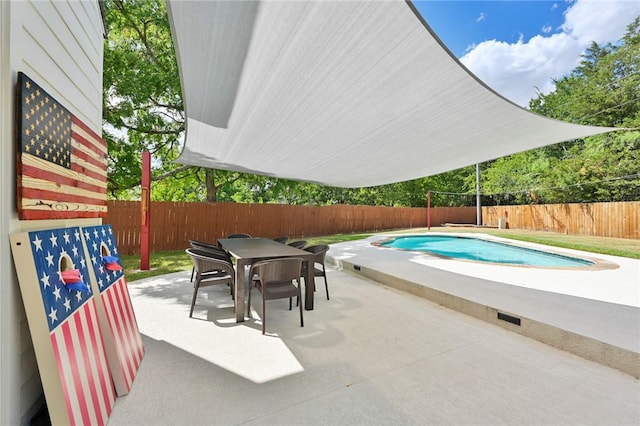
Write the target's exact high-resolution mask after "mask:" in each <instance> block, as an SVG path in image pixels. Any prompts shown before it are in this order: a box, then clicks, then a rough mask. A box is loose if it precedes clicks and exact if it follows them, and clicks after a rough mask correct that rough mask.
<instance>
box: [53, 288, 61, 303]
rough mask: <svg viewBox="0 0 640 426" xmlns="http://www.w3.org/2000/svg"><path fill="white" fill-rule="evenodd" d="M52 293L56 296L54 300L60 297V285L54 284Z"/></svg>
mask: <svg viewBox="0 0 640 426" xmlns="http://www.w3.org/2000/svg"><path fill="white" fill-rule="evenodd" d="M53 295H54V296H56V300H58V299H60V287H58V286H56V289H55V290H53Z"/></svg>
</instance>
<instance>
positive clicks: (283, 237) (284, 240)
mask: <svg viewBox="0 0 640 426" xmlns="http://www.w3.org/2000/svg"><path fill="white" fill-rule="evenodd" d="M273 241H277V242H279V243H282V244H286V243H287V241H289V237H287V236H284V235H283V236H282V237H276V238H274V239H273Z"/></svg>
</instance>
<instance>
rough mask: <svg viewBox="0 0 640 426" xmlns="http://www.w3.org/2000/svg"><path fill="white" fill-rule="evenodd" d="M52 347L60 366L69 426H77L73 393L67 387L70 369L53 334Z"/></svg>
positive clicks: (59, 372)
mask: <svg viewBox="0 0 640 426" xmlns="http://www.w3.org/2000/svg"><path fill="white" fill-rule="evenodd" d="M51 345H52V346H53V353H54V354H55V357H56V364H57V365H58V375H59V377H60V384H61V385H62V393H63V394H64V403H65V405H66V407H67V414H68V415H69V424H70V425H75V424H76V421H75V417H74V415H73V407H72V406H71V395H72V394H71V392H69V387H68V386H67V379H66V378H65V370H66V369H67V368H68V363H67V362H66V360H63V359H62V355H61V351H60V348H59V347H58V338H57V335H56V333H53V334H51Z"/></svg>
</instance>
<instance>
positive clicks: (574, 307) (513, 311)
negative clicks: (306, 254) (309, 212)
mask: <svg viewBox="0 0 640 426" xmlns="http://www.w3.org/2000/svg"><path fill="white" fill-rule="evenodd" d="M384 237H388V235H386V236H377V238H384ZM373 239H376V237H373ZM371 240H372V238H369V239H367V240H359V241H352V242H348V243H338V244H332V245H331V250H330V251H329V252H328V253H327V261H328V262H329V263H332V264H333V265H335V266H336V267H338V268H340V269H342V270H343V271H347V272H350V273H354V274H357V275H360V276H364V277H366V278H369V279H371V280H374V281H376V282H378V283H380V284H383V285H385V286H389V287H392V288H395V289H398V290H401V291H405V292H408V293H411V294H414V295H416V296H419V297H424V298H426V299H429V300H431V301H433V302H435V303H438V304H440V305H442V306H444V307H446V308H449V309H454V310H456V311H459V312H462V313H464V314H467V315H470V316H473V317H475V318H478V319H481V320H484V321H486V322H489V323H491V324H495V325H498V326H500V327H503V328H506V329H508V330H510V331H513V332H515V333H518V334H521V335H524V336H527V337H530V338H533V339H536V340H538V341H540V342H543V343H546V344H549V345H551V346H554V347H557V348H559V349H562V350H565V351H568V352H570V353H573V354H575V355H578V356H580V357H583V358H585V359H589V360H591V361H595V362H597V363H600V364H602V365H606V366H609V367H611V368H615V369H617V370H620V371H623V372H625V373H627V374H630V375H632V376H634V377H636V378H640V338H639V336H640V308H638V307H635V306H627V305H621V304H616V303H610V302H604V301H600V300H593V299H586V298H582V297H576V296H571V295H566V294H559V293H552V292H549V291H544V290H538V289H533V288H524V287H518V286H514V285H509V284H505V283H501V282H496V281H491V280H487V279H483V278H476V277H470V276H467V275H462V274H458V273H455V272H451V271H447V270H442V269H438V268H435V267H430V266H427V265H422V264H417V263H415V262H403V260H408V259H409V258H410V256H415V253H414V252H409V251H401V250H379V249H377V248H376V247H374V246H372V245H371ZM390 252H391V253H394V254H393V256H390V257H391V258H390V259H389V258H386V257H388V256H384V255H383V253H390Z"/></svg>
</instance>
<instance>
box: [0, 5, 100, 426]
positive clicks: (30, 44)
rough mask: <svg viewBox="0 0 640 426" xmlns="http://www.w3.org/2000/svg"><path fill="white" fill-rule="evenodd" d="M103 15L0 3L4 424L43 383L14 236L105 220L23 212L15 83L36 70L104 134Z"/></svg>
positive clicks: (0, 376) (27, 413) (30, 407)
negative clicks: (27, 217)
mask: <svg viewBox="0 0 640 426" xmlns="http://www.w3.org/2000/svg"><path fill="white" fill-rule="evenodd" d="M103 33H104V28H103V24H102V16H101V13H100V8H99V4H98V2H97V1H82V2H80V1H49V0H47V1H42V0H38V1H16V2H7V1H0V60H1V62H0V199H1V200H2V203H1V205H0V234H1V235H2V238H0V274H1V275H2V283H1V285H0V424H1V425H18V424H28V423H29V421H30V419H31V417H32V416H33V415H34V414H35V411H36V410H37V409H38V408H39V406H40V405H41V403H42V401H43V395H42V385H41V383H40V377H39V373H38V368H37V364H36V360H35V355H34V352H33V345H32V343H31V336H30V334H29V327H28V324H27V321H26V317H25V313H24V308H23V303H22V297H21V295H20V288H19V284H18V280H17V277H16V274H15V269H14V267H13V259H12V257H11V248H10V246H9V235H10V234H12V233H15V232H23V231H28V230H33V229H47V228H57V227H64V226H76V225H80V226H83V225H96V224H99V223H100V222H101V221H100V220H99V219H84V220H55V221H19V220H18V219H17V212H16V195H15V192H16V191H15V185H16V176H15V173H16V166H15V154H16V151H15V146H16V141H15V134H14V132H15V119H16V118H15V114H14V111H15V84H16V79H17V73H18V71H22V72H24V73H26V74H27V75H29V76H30V77H31V78H32V79H34V80H36V82H37V83H38V84H39V85H40V86H42V87H43V88H44V89H45V90H47V92H49V93H50V94H51V95H52V96H53V97H55V98H56V99H57V100H58V101H59V102H61V103H62V104H63V105H64V106H65V107H67V109H69V110H70V111H71V112H72V113H73V114H74V115H76V116H77V117H79V118H80V119H81V120H82V121H83V122H84V123H85V124H87V125H88V126H89V127H90V128H92V129H93V130H94V131H95V132H96V133H98V134H101V133H102V130H101V129H102V58H103V40H104V39H103Z"/></svg>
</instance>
